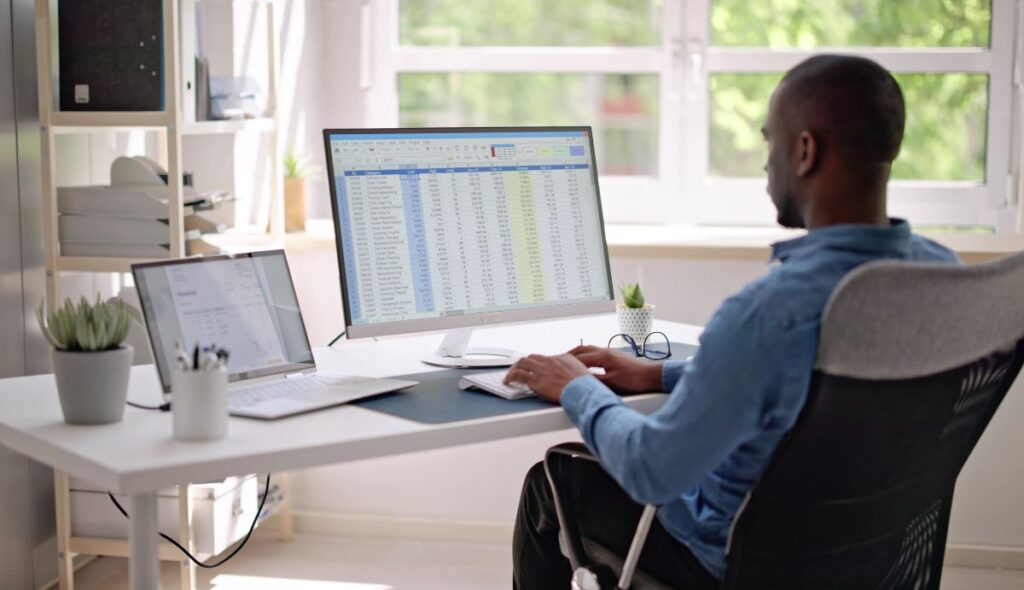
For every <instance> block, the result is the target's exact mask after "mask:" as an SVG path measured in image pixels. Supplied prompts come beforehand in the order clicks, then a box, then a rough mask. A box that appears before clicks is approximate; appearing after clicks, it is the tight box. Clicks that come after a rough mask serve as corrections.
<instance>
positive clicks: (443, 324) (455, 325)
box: [323, 125, 615, 339]
mask: <svg viewBox="0 0 1024 590" xmlns="http://www.w3.org/2000/svg"><path fill="white" fill-rule="evenodd" d="M547 131H555V132H559V131H575V132H583V133H585V134H586V136H587V139H588V141H589V143H590V164H591V170H590V173H591V176H592V178H593V181H594V192H595V193H596V195H595V196H596V197H597V217H598V221H599V222H600V229H601V242H602V244H603V245H604V266H605V277H606V279H607V281H608V299H607V300H601V301H595V302H586V303H565V304H550V305H541V306H538V307H532V308H527V309H513V310H507V311H483V312H475V313H470V314H465V315H457V316H444V317H435V318H423V319H412V320H400V321H396V322H380V323H374V324H360V325H353V323H352V315H351V311H350V309H349V303H348V282H347V277H346V275H345V256H344V255H345V253H344V251H343V250H342V248H343V247H344V246H343V243H344V242H343V241H342V239H341V225H340V224H339V223H338V219H339V217H340V215H339V212H338V198H337V195H338V191H337V187H336V186H335V175H334V157H333V154H332V151H331V136H332V135H338V134H345V135H371V134H380V135H400V134H408V133H439V134H441V133H516V132H522V133H534V132H547ZM323 137H324V155H325V159H326V164H327V168H326V170H327V179H328V185H329V187H330V196H331V215H332V217H333V220H334V243H335V253H336V255H337V258H338V277H339V280H340V285H341V302H342V308H343V313H344V316H345V337H346V338H349V339H351V338H367V337H372V336H389V335H395V334H406V333H413V332H431V331H438V330H448V329H459V328H475V327H484V326H488V325H492V324H505V323H513V322H530V321H537V320H549V319H557V318H563V317H572V316H581V315H592V314H600V313H609V312H611V311H614V310H615V288H614V286H613V283H612V272H611V258H610V256H609V255H608V239H607V236H606V235H605V227H604V208H603V207H602V204H601V185H600V183H599V182H598V174H597V157H596V152H595V151H594V130H593V129H592V128H591V127H590V126H589V125H568V126H543V127H390V128H360V129H324V130H323Z"/></svg>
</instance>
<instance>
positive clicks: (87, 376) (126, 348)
mask: <svg viewBox="0 0 1024 590" xmlns="http://www.w3.org/2000/svg"><path fill="white" fill-rule="evenodd" d="M134 355H135V352H134V350H132V347H131V346H130V345H127V344H125V345H123V346H121V347H120V348H115V349H113V350H102V351H98V352H68V351H64V350H56V349H50V366H52V367H53V375H54V377H56V379H57V393H58V395H59V397H60V408H61V410H62V411H63V412H64V421H65V422H67V423H68V424H110V423H112V422H119V421H120V420H121V418H123V417H124V406H125V401H126V400H127V399H128V373H129V372H131V368H132V358H133V357H134Z"/></svg>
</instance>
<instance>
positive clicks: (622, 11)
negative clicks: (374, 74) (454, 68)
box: [399, 0, 662, 47]
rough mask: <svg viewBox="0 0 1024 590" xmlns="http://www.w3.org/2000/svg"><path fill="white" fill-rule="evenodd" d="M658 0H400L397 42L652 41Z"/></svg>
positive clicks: (561, 44)
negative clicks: (398, 40) (470, 0)
mask: <svg viewBox="0 0 1024 590" xmlns="http://www.w3.org/2000/svg"><path fill="white" fill-rule="evenodd" d="M661 4H662V1H661V0H487V1H477V0H474V1H473V2H467V1H466V0H401V4H400V5H399V11H400V13H401V17H400V29H399V39H400V42H401V43H402V45H448V46H464V47H471V46H519V45H540V46H558V47H589V46H599V45H628V46H636V45H656V44H657V43H658V39H659V35H660V29H661V26H660V22H661Z"/></svg>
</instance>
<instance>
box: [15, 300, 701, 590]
mask: <svg viewBox="0 0 1024 590" xmlns="http://www.w3.org/2000/svg"><path fill="white" fill-rule="evenodd" d="M307 321H311V320H309V319H307ZM655 329H657V330H661V331H663V332H665V333H666V334H667V335H668V336H669V338H670V339H671V340H672V341H674V342H683V343H696V341H697V336H698V335H699V334H700V328H697V327H694V326H687V325H683V324H677V323H673V322H656V324H655ZM617 331H618V330H617V324H616V320H615V317H614V316H613V315H606V316H594V317H589V318H578V319H572V320H560V321H553V322H544V323H534V324H520V325H515V326H506V327H501V328H490V329H484V330H480V331H478V332H476V333H474V337H473V343H474V345H480V346H504V347H510V348H516V349H518V350H520V351H524V352H539V353H548V354H550V353H556V352H564V351H565V350H567V349H568V348H571V347H573V346H576V345H577V344H579V342H580V339H581V338H582V339H583V340H584V341H585V342H586V343H588V344H596V345H602V346H603V345H604V344H605V343H606V342H607V339H608V337H609V336H610V335H612V334H614V333H616V332H617ZM440 340H441V335H439V334H430V335H426V336H416V337H401V338H398V337H393V338H383V339H380V340H378V341H374V340H369V339H368V340H358V341H339V342H338V344H336V345H335V347H334V348H330V349H328V348H319V349H316V350H315V356H316V360H317V364H318V366H319V367H320V369H321V370H324V371H330V372H337V373H346V374H360V375H370V376H389V375H400V374H407V373H418V372H424V371H428V370H431V368H430V367H428V366H427V365H424V364H422V363H420V362H419V360H418V359H419V358H420V356H421V355H422V353H424V352H426V351H428V350H431V349H432V348H434V347H436V346H437V344H438V343H439V342H440ZM128 398H129V399H130V400H132V401H136V402H141V403H147V402H148V403H153V402H156V401H158V400H159V399H160V388H159V381H158V379H157V375H156V371H155V370H154V368H153V366H152V365H145V366H138V367H134V368H133V369H132V374H131V381H130V383H129V393H128ZM662 401H663V397H662V396H659V395H647V396H637V397H632V398H629V400H628V403H629V404H630V405H632V406H633V407H635V408H637V409H639V410H641V411H644V412H650V411H652V410H654V409H655V408H657V407H658V406H659V405H660V404H661V403H662ZM569 427H571V424H570V422H569V420H568V418H567V417H566V416H565V414H564V413H562V411H561V410H560V409H558V408H554V407H552V408H551V409H550V410H537V411H534V412H523V413H518V414H511V415H508V416H498V417H493V418H484V419H479V420H469V421H464V422H456V423H451V424H440V425H429V424H420V423H417V422H411V421H407V420H403V419H400V418H395V417H392V416H388V415H385V414H381V413H378V412H373V411H370V410H365V409H362V408H358V407H350V406H341V407H337V408H331V409H327V410H323V411H319V412H314V413H311V414H306V415H303V416H297V417H293V418H288V419H284V420H278V421H274V422H261V421H256V420H246V419H240V418H232V419H231V424H230V427H229V433H228V437H227V438H226V439H223V440H220V441H214V442H202V443H194V442H193V443H190V442H180V441H174V440H172V439H171V414H170V413H167V412H153V411H146V410H136V409H133V408H128V409H127V411H126V412H125V417H124V420H123V421H122V422H119V423H117V424H111V425H107V426H70V425H67V424H65V423H64V421H63V418H62V416H61V412H60V406H59V404H58V401H57V389H56V384H55V382H54V379H53V376H52V375H39V376H33V377H18V378H13V379H3V380H0V444H2V445H4V446H7V447H10V448H11V449H13V450H15V451H17V452H19V453H22V454H24V455H27V456H28V457H31V458H32V459H35V460H36V461H40V462H42V463H46V464H48V465H51V466H53V467H54V468H55V469H59V470H62V471H66V472H68V473H70V474H72V475H75V476H78V477H83V478H86V479H88V480H90V481H93V482H95V483H97V484H99V485H101V486H103V487H106V488H108V489H110V490H111V491H113V492H119V493H124V494H129V495H130V501H129V506H128V507H127V509H128V511H129V514H131V515H132V519H131V531H130V537H131V545H132V557H131V564H130V578H131V587H132V589H133V590H151V589H153V588H157V587H158V583H159V582H158V580H159V562H158V559H157V555H158V553H157V547H158V540H159V539H158V537H157V525H156V494H155V492H156V490H159V489H161V488H165V487H168V486H174V485H180V484H183V483H189V482H200V481H214V480H219V479H223V478H225V477H227V476H230V475H240V474H245V473H253V472H258V471H282V470H290V469H299V468H303V467H312V466H316V465H325V464H330V463H340V462H344V461H352V460H356V459H367V458H372V457H382V456H386V455H395V454H400V453H406V452H411V451H422V450H427V449H436V448H442V447H450V446H456V445H463V444H471V443H477V442H484V441H491V440H497V439H502V438H509V437H514V436H523V435H528V434H535V433H540V432H547V431H554V430H561V429H564V428H569Z"/></svg>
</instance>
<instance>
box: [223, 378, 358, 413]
mask: <svg viewBox="0 0 1024 590" xmlns="http://www.w3.org/2000/svg"><path fill="white" fill-rule="evenodd" d="M360 381H366V377H323V376H320V375H307V376H305V377H292V378H288V379H277V380H275V381H269V382H267V383H260V384H258V385H249V386H246V387H234V388H231V389H230V390H229V391H228V405H229V406H230V407H232V408H244V407H248V406H253V405H255V404H258V403H260V402H264V401H267V400H272V399H281V398H288V397H296V396H299V395H306V394H310V393H314V392H317V391H321V390H324V389H332V388H336V387H338V386H343V385H345V384H352V383H358V382H360Z"/></svg>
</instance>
